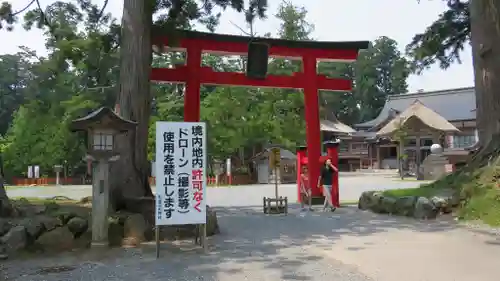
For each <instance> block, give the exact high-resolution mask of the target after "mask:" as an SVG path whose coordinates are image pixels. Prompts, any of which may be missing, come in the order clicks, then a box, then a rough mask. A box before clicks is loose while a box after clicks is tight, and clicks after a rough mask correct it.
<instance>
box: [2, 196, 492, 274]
mask: <svg viewBox="0 0 500 281" xmlns="http://www.w3.org/2000/svg"><path fill="white" fill-rule="evenodd" d="M217 211H218V215H219V219H220V224H221V229H222V231H223V233H222V234H220V235H218V236H215V237H213V238H210V244H211V249H210V253H209V254H202V252H201V250H200V249H199V248H197V247H195V246H193V245H192V242H191V241H184V242H179V243H175V244H163V245H162V251H161V257H160V259H158V260H156V259H155V251H154V245H152V244H147V245H144V246H143V247H142V248H140V249H113V250H111V251H107V252H106V253H105V254H100V253H93V252H86V253H84V254H68V255H66V256H64V257H54V258H48V257H46V258H44V259H36V260H29V261H20V260H9V261H6V262H4V263H3V264H2V263H0V266H2V267H3V268H2V270H1V273H3V274H4V276H3V277H4V278H5V280H16V281H42V280H44V281H66V280H67V281H73V280H97V281H100V280H103V281H104V280H109V281H115V280H116V281H118V280H120V281H137V280H151V281H153V280H179V281H180V280H222V281H225V280H231V281H233V280H257V281H259V280H273V281H276V280H318V281H321V280H338V281H347V280H351V281H368V280H373V281H379V280H380V281H400V280H401V279H402V278H403V277H402V276H404V279H405V280H406V281H427V280H429V281H431V280H432V281H433V280H446V281H448V280H450V281H470V280H481V281H497V280H498V276H500V267H498V257H500V247H499V246H498V245H500V238H499V236H497V235H494V233H485V232H483V231H478V230H476V229H472V230H471V229H467V228H464V227H461V226H458V225H456V224H455V223H454V222H453V221H452V220H450V219H449V218H442V219H440V220H438V221H429V222H417V221H415V220H412V219H407V218H400V217H391V216H383V215H376V214H372V213H367V212H362V211H358V210H357V209H356V208H355V207H344V208H341V209H339V210H337V211H336V212H335V213H333V214H332V213H322V212H314V213H306V214H304V213H300V212H299V210H298V208H297V206H296V205H295V206H293V207H292V210H291V213H290V214H289V215H288V216H265V215H263V214H262V211H261V210H260V208H253V207H233V208H218V209H217ZM54 266H56V267H57V266H59V267H60V268H59V271H61V272H47V271H57V270H58V269H54V268H53V267H54ZM65 266H66V268H65ZM44 268H45V270H44ZM47 268H49V269H50V270H47ZM0 277H1V276H0ZM0 280H3V279H2V278H0Z"/></svg>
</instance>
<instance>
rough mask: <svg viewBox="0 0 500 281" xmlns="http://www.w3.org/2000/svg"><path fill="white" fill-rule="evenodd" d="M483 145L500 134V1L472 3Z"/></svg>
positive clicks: (478, 111)
mask: <svg viewBox="0 0 500 281" xmlns="http://www.w3.org/2000/svg"><path fill="white" fill-rule="evenodd" d="M470 18H471V44H472V54H473V55H472V57H473V62H474V73H475V75H474V78H475V89H476V103H477V112H476V113H477V126H478V132H479V142H480V144H481V146H482V147H483V148H485V147H486V146H487V144H488V143H489V142H490V141H491V140H492V138H493V136H494V135H495V134H498V133H500V92H499V91H500V0H470Z"/></svg>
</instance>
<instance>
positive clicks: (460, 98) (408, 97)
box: [354, 87, 476, 129]
mask: <svg viewBox="0 0 500 281" xmlns="http://www.w3.org/2000/svg"><path fill="white" fill-rule="evenodd" d="M416 100H419V101H420V102H421V103H423V104H424V105H425V106H426V107H428V108H429V109H431V110H433V111H435V112H436V113H438V114H439V115H441V116H442V117H444V118H445V119H446V120H448V121H464V120H475V119H476V112H475V109H476V96H475V91H474V87H468V88H457V89H449V90H442V91H432V92H417V93H410V94H401V95H393V96H389V97H387V101H386V102H385V105H384V107H383V108H382V111H381V112H380V114H379V115H378V116H377V117H376V118H375V119H373V120H370V121H367V122H364V123H360V124H356V125H355V126H354V127H356V128H365V129H370V128H372V127H376V126H378V125H383V124H382V123H386V122H388V121H390V120H392V118H393V117H394V116H393V115H394V114H393V113H392V112H396V113H399V112H403V111H404V110H406V109H407V108H408V107H410V106H411V105H412V104H413V103H414V102H415V101H416Z"/></svg>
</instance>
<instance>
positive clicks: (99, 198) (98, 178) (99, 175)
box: [91, 159, 109, 247]
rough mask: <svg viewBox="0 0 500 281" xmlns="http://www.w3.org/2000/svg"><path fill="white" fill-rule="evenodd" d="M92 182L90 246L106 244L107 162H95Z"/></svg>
mask: <svg viewBox="0 0 500 281" xmlns="http://www.w3.org/2000/svg"><path fill="white" fill-rule="evenodd" d="M93 176H94V179H93V183H92V244H91V246H92V247H96V246H97V247H99V246H108V245H109V243H108V212H109V162H108V161H107V160H106V159H100V160H99V161H98V162H97V167H96V170H95V173H93Z"/></svg>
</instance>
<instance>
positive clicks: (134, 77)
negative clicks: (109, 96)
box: [111, 0, 152, 208]
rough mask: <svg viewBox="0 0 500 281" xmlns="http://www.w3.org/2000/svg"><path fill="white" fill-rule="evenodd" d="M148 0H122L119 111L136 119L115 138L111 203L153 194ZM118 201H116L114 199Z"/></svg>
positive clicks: (150, 23) (149, 10)
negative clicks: (149, 153)
mask: <svg viewBox="0 0 500 281" xmlns="http://www.w3.org/2000/svg"><path fill="white" fill-rule="evenodd" d="M150 2H151V1H137V0H124V6H123V18H122V34H121V45H120V92H119V94H118V98H117V104H118V105H119V111H120V115H121V116H122V117H124V118H126V119H130V120H133V121H136V122H137V123H138V126H137V128H136V130H135V132H133V133H129V134H128V135H127V136H121V137H118V138H117V148H118V150H119V151H120V159H119V160H118V161H117V162H116V163H113V165H112V173H111V177H112V178H111V189H112V197H113V198H112V201H114V202H112V203H114V204H115V205H114V206H115V208H116V207H118V206H117V205H116V204H120V203H119V197H122V198H123V197H124V198H138V197H143V196H152V192H151V188H150V186H149V181H148V179H149V174H150V173H149V172H150V164H149V161H148V159H147V143H148V128H149V118H150V115H151V93H150V82H149V75H150V73H151V60H152V55H151V25H152V5H151V3H150ZM117 201H118V202H117Z"/></svg>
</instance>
